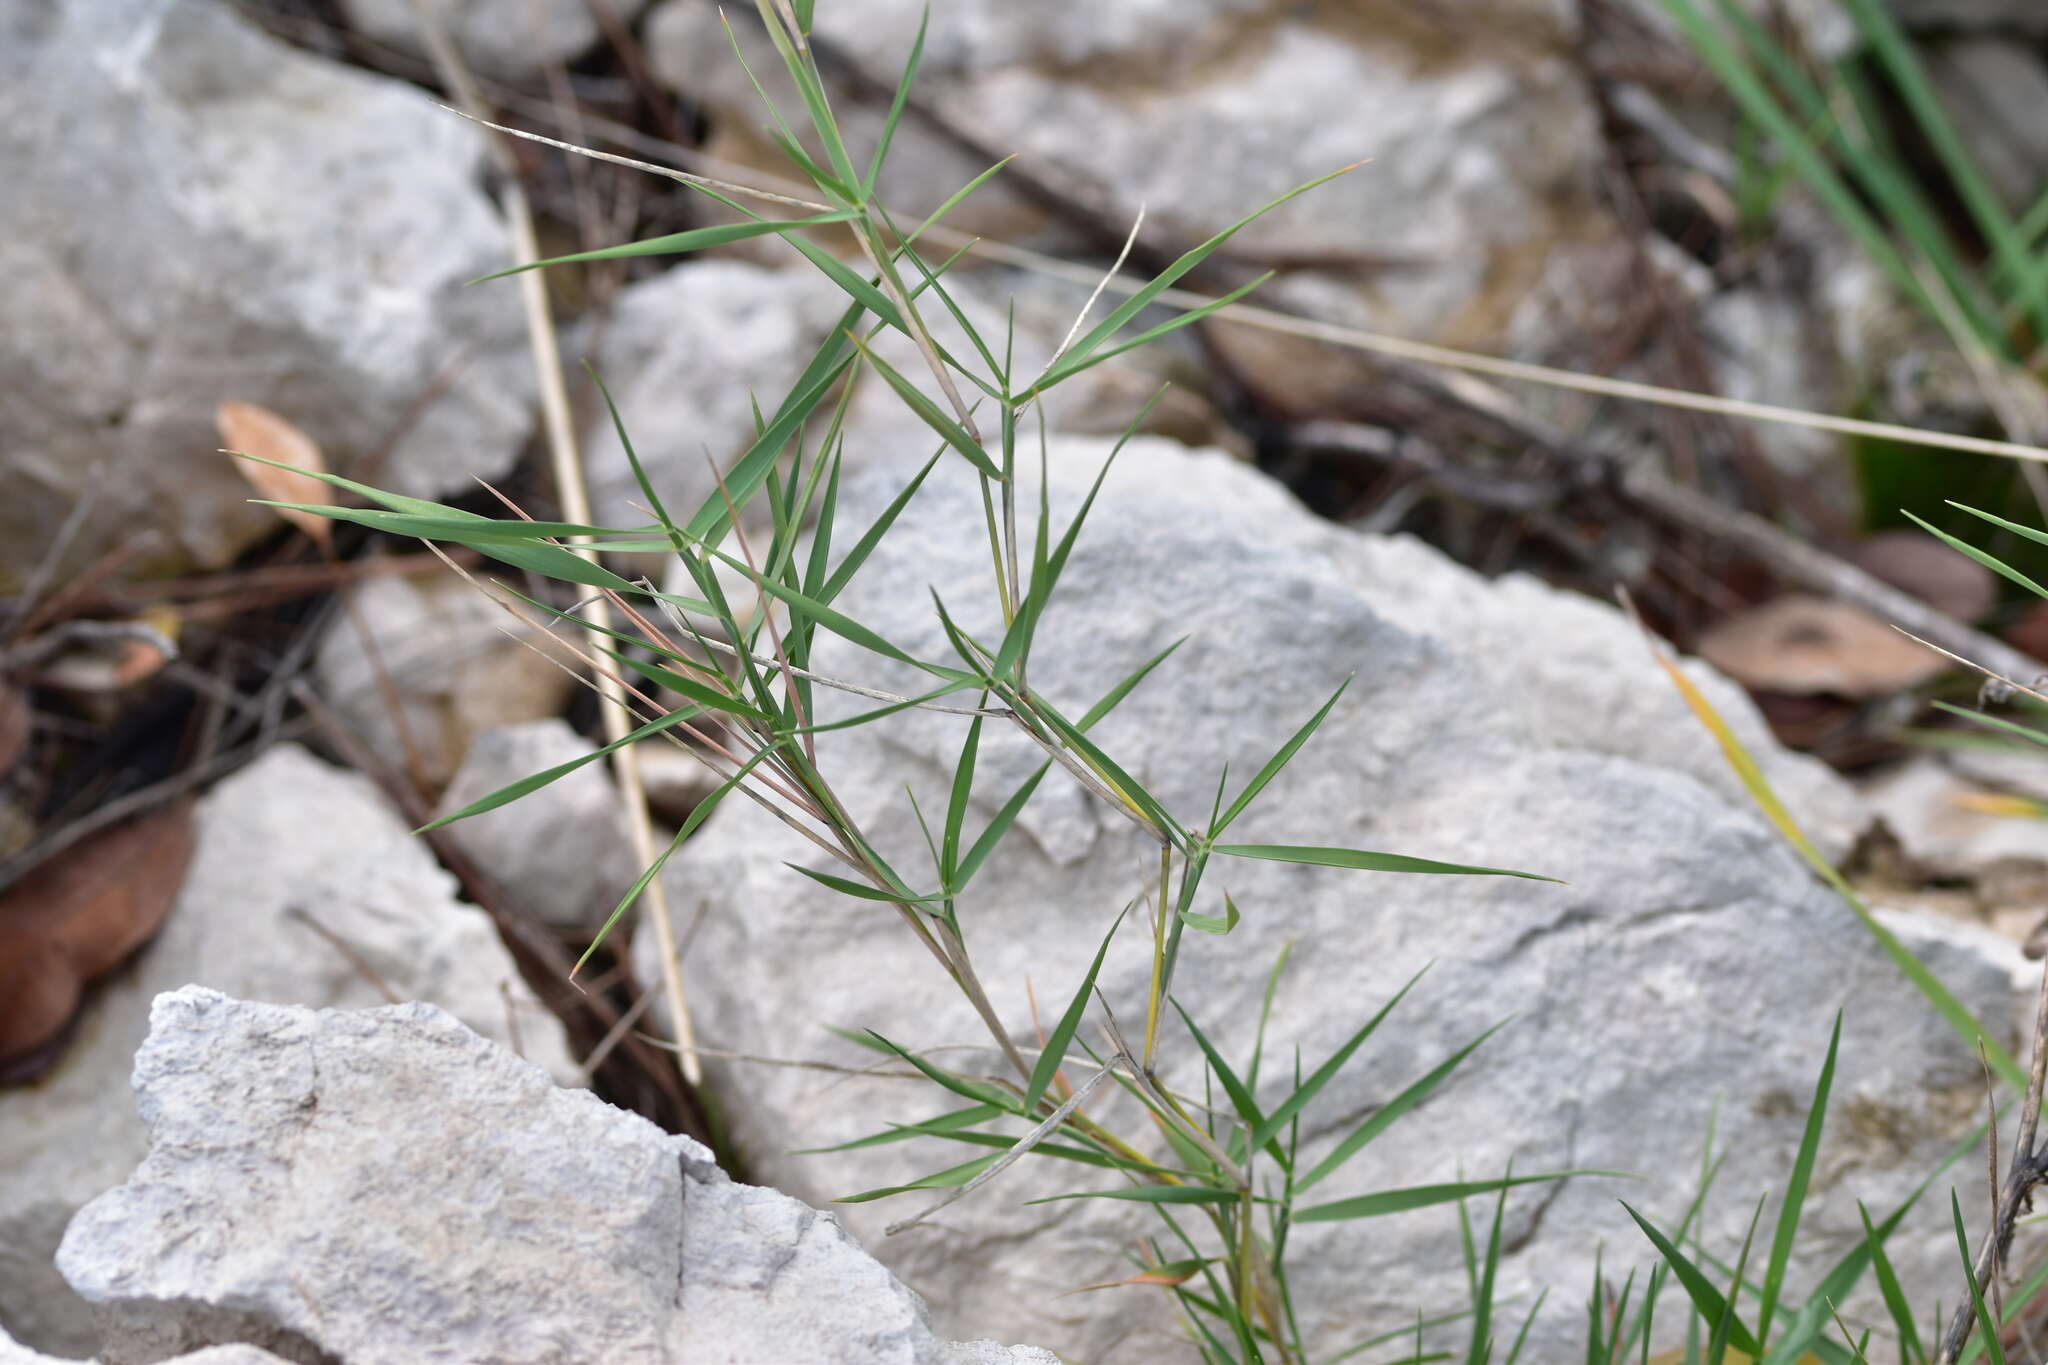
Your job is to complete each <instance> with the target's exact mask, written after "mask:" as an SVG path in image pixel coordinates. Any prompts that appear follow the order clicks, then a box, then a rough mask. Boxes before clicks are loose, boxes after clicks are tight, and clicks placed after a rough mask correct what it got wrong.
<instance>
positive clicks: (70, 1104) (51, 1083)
mask: <svg viewBox="0 0 2048 1365" xmlns="http://www.w3.org/2000/svg"><path fill="white" fill-rule="evenodd" d="M198 819H199V833H198V847H197V849H196V851H195V852H194V854H193V859H192V866H191V870H190V871H189V873H188V874H187V876H186V881H185V888H184V891H183V893H182V894H181V895H180V897H179V899H178V904H177V906H176V907H175V908H174V909H173V910H172V912H171V915H170V918H169V919H168V920H167V921H166V922H165V925H164V927H163V930H162V931H161V932H160V933H159V935H158V936H157V939H156V941H155V942H154V943H152V944H151V945H150V946H149V947H148V948H146V949H144V950H143V952H142V954H141V955H140V957H138V958H137V959H136V961H135V962H134V964H133V965H131V966H130V967H128V968H127V969H125V970H124V971H123V972H121V973H119V974H117V975H116V976H114V977H112V978H110V979H109V981H108V982H107V983H106V984H105V986H104V987H103V988H102V989H101V991H100V993H99V995H98V997H97V998H96V999H95V1001H94V1002H93V1004H92V1006H91V1007H90V1008H89V1009H88V1010H87V1011H86V1013H85V1015H84V1017H83V1018H82V1020H81V1021H80V1024H79V1030H78V1033H77V1035H76V1036H75V1037H74V1038H73V1040H72V1042H71V1045H70V1047H69V1049H68V1050H67V1051H66V1053H65V1054H64V1057H63V1059H62V1060H61V1061H60V1062H59V1063H58V1064H57V1066H56V1068H55V1069H54V1070H53V1071H52V1072H51V1073H50V1074H49V1075H48V1076H47V1077H45V1078H44V1079H43V1080H42V1081H40V1082H39V1083H38V1084H36V1085H35V1086H33V1087H28V1088H23V1089H13V1090H0V1323H5V1324H6V1325H7V1327H8V1329H9V1330H10V1331H12V1332H13V1333H14V1334H15V1335H16V1336H18V1337H20V1338H21V1339H22V1341H23V1342H24V1343H26V1344H27V1345H30V1346H33V1347H35V1348H36V1349H39V1350H45V1351H56V1352H63V1353H70V1354H75V1355H86V1354H90V1353H91V1352H92V1351H93V1350H94V1349H95V1343H94V1337H93V1334H92V1329H91V1324H90V1322H89V1320H88V1318H87V1315H86V1312H85V1307H84V1305H83V1304H82V1303H80V1302H79V1301H78V1299H77V1298H75V1297H74V1296H73V1295H71V1294H70V1293H69V1292H68V1291H67V1290H66V1289H65V1288H64V1286H63V1284H62V1282H61V1281H59V1280H58V1278H57V1275H56V1272H55V1270H54V1269H53V1268H52V1266H51V1264H50V1257H51V1255H52V1253H54V1252H55V1250H56V1247H57V1241H58V1238H59V1237H60V1236H62V1234H63V1231H64V1225H65V1223H66V1222H67V1221H69V1219H70V1218H71V1216H72V1215H73V1214H74V1213H75V1212H77V1210H78V1209H79V1207H80V1206H82V1205H83V1204H84V1203H85V1202H86V1201H87V1200H89V1199H91V1198H93V1197H94V1196H96V1195H98V1194H100V1193H101V1192H102V1191H104V1190H107V1189H109V1188H111V1187H112V1186H114V1185H115V1184H117V1183H119V1182H120V1180H121V1179H122V1178H123V1177H124V1176H125V1175H126V1174H127V1173H128V1172H129V1170H130V1169H132V1168H133V1166H134V1164H135V1162H136V1161H138V1160H140V1159H141V1156H142V1153H143V1150H144V1146H145V1136H144V1133H143V1129H142V1126H141V1125H140V1124H138V1123H137V1122H136V1120H135V1114H134V1107H133V1103H132V1101H131V1100H130V1098H129V1096H128V1094H127V1086H126V1083H125V1077H126V1076H127V1073H128V1069H129V1063H130V1059H131V1058H132V1057H133V1056H134V1053H135V1049H136V1047H137V1045H139V1044H140V1043H141V1041H142V1038H143V1035H144V1033H145V1031H146V1022H147V1019H148V1013H149V1003H150V1001H151V1000H152V999H153V998H154V997H155V996H156V994H157V993H158V992H160V991H165V990H171V989H175V988H176V987H179V986H183V985H185V984H187V983H193V982H196V983H200V984H203V985H209V986H214V987H218V988H222V989H226V990H231V991H234V992H236V993H237V994H240V995H244V996H249V997H253V998H256V999H266V1000H278V1001H290V1002H299V1003H304V1004H308V1005H344V1006H345V1005H373V1004H378V1003H382V1002H383V1001H384V1000H385V999H386V998H387V997H386V996H385V994H384V991H385V990H387V989H388V990H389V991H390V992H391V993H392V994H393V995H396V996H397V997H399V998H402V999H418V1000H428V1001H433V1002H435V1003H437V1004H439V1005H443V1006H446V1007H447V1008H448V1009H449V1010H451V1011H452V1012H454V1013H455V1014H456V1015H457V1016H459V1017H461V1018H463V1019H465V1020H467V1021H469V1023H470V1024H472V1025H473V1026H474V1027H475V1028H477V1029H478V1030H480V1031H481V1032H483V1033H485V1034H486V1035H489V1036H491V1037H494V1038H499V1039H502V1040H505V1041H508V1042H510V1041H511V1040H513V1039H517V1040H518V1042H519V1044H520V1046H521V1047H522V1048H523V1050H524V1052H525V1054H526V1055H527V1056H528V1057H530V1058H532V1059H534V1060H535V1061H536V1062H539V1063H541V1064H542V1065H544V1066H545V1067H547V1069H548V1070H549V1071H550V1072H552V1073H554V1074H555V1075H557V1076H561V1077H563V1078H564V1079H568V1078H570V1077H572V1076H573V1075H574V1066H573V1064H572V1062H571V1061H570V1059H569V1056H568V1053H567V1047H566V1043H565V1040H564V1037H563V1034H562V1031H561V1026H560V1025H559V1023H557V1021H556V1020H555V1018H554V1016H553V1015H552V1014H550V1013H549V1012H548V1011H547V1010H546V1009H545V1008H544V1007H543V1006H541V1004H540V1003H539V1002H538V1001H537V1000H535V999H534V998H533V996H532V994H531V993H530V992H529V991H528V990H527V989H526V987H525V986H524V984H523V983H522V982H521V981H520V977H519V972H518V969H517V968H516V967H515V966H514V965H513V963H512V960H511V958H510V957H509V956H507V955H506V952H505V950H504V948H503V947H502V946H501V945H500V943H499V941H498V937H497V934H496V932H495V930H494V929H493V928H492V926H491V923H490V921H489V920H488V919H487V918H486V917H485V916H484V914H483V913H482V912H481V911H479V910H477V909H475V908H474V907H471V906H467V905H463V904H460V903H458V902H457V900H456V898H455V887H454V884H453V881H452V879H451V878H450V877H449V876H448V874H447V873H446V872H443V871H442V870H441V869H440V868H439V867H437V866H436V865H435V864H434V861H433V859H432V857H431V856H430V855H429V854H428V852H427V850H426V847H425V845H424V844H422V843H421V842H420V841H419V840H418V839H416V838H415V837H413V835H412V834H411V833H410V832H409V831H408V830H407V829H406V827H405V825H404V824H403V822H401V821H400V820H399V819H398V817H397V816H396V815H395V814H393V813H392V812H391V811H390V810H389V809H388V808H387V806H386V805H385V803H384V801H383V799H382V798H381V797H380V796H379V794H378V793H377V791H376V790H375V788H373V787H372V786H371V785H370V783H369V782H368V781H367V780H366V779H364V778H361V777H357V776H354V775H352V774H348V773H343V772H341V771H340V770H338V769H335V768H332V767H329V766H328V765H327V764H325V763H322V762H321V761H319V760H318V759H316V758H314V757H312V756H311V755H310V754H308V753H306V752H305V751H304V750H303V749H299V748H295V747H284V748H279V749H275V750H273V751H271V752H270V753H269V754H267V755H265V756H264V757H263V758H261V759H259V760H258V761H257V762H256V763H254V764H252V765H251V766H250V767H248V768H247V769H245V770H243V771H242V772H240V773H238V774H236V775H235V776H233V777H231V778H229V779H227V780H226V781H224V782H222V783H221V784H220V786H218V787H217V788H215V789H214V791H213V792H212V793H210V794H209V795H208V796H207V797H206V798H205V799H204V800H203V801H202V802H201V804H200V808H199V817H198Z"/></svg>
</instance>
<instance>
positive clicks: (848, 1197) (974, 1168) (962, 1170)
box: [832, 1152, 1003, 1204]
mask: <svg viewBox="0 0 2048 1365" xmlns="http://www.w3.org/2000/svg"><path fill="white" fill-rule="evenodd" d="M1002 1159H1003V1156H1002V1153H1001V1152H996V1153H993V1154H992V1155H989V1156H978V1157H976V1158H975V1159H974V1160H972V1161H964V1162H962V1163H961V1164H959V1165H958V1166H949V1167H948V1168H946V1169H945V1170H943V1171H934V1172H933V1173H932V1174H930V1175H927V1176H920V1177H919V1178H918V1179H916V1180H913V1181H911V1182H910V1183H909V1184H907V1185H885V1186H883V1187H882V1188H881V1189H879V1190H863V1191H862V1192H861V1193H859V1194H843V1195H841V1196H839V1197H838V1198H837V1199H834V1200H833V1201H832V1202H833V1203H835V1204H866V1203H869V1202H871V1201H873V1200H876V1199H887V1198H888V1197H889V1196H891V1195H895V1194H908V1193H910V1192H911V1191H912V1190H951V1189H958V1188H959V1187H960V1186H962V1185H965V1184H966V1183H967V1182H968V1181H970V1180H972V1179H974V1177H976V1176H978V1175H980V1174H981V1173H982V1172H983V1171H985V1170H987V1169H988V1168H989V1167H991V1166H993V1165H995V1164H996V1163H997V1162H998V1161H1001V1160H1002Z"/></svg>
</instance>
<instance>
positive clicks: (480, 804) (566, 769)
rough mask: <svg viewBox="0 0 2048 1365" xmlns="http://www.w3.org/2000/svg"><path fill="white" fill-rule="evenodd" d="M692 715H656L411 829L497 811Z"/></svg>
mask: <svg viewBox="0 0 2048 1365" xmlns="http://www.w3.org/2000/svg"><path fill="white" fill-rule="evenodd" d="M695 714H698V713H696V712H694V711H671V712H669V713H668V714H667V715H664V716H657V717H655V718H654V719H653V720H650V721H648V722H647V723H646V724H645V725H642V726H640V727H639V728H638V729H635V730H634V731H632V732H631V733H630V734H625V735H621V736H620V737H619V738H617V739H615V740H613V741H612V742H611V743H609V744H603V745H599V746H598V747H597V748H595V749H592V750H591V751H590V752H589V753H587V754H579V755H578V756H577V757H575V758H572V759H570V760H569V761H568V762H567V763H557V764H556V765H555V766H554V767H552V768H544V769H542V770H541V771H540V772H537V773H529V774H527V775H526V776H525V777H522V778H520V779H519V780H518V781H517V782H508V783H506V784H505V785H504V786H502V787H500V788H498V789H497V790H496V791H494V792H492V793H490V794H489V795H488V796H480V797H478V798H477V799H476V800H474V801H472V802H470V803H469V804H468V805H466V806H464V807H463V808H462V809H461V810H458V811H451V812H450V813H449V814H447V815H443V816H439V817H437V818H435V819H433V820H430V821H428V822H427V823H426V824H424V825H421V826H420V827H419V828H418V829H417V830H414V831H413V832H414V833H415V834H426V833H428V832H429V831H432V830H437V829H440V828H441V827H442V826H444V825H452V824H454V823H455V822H456V821H457V820H467V819H468V818H469V817H470V816H472V815H482V814H483V813H484V812H485V811H487V810H496V809H497V808H498V807H500V806H505V805H510V804H511V803H512V802H514V801H517V800H518V799H519V798H520V797H522V796H526V795H528V794H529V793H532V792H537V791H539V790H540V789H541V788H542V787H545V786H547V785H548V784H549V783H550V782H553V781H555V780H556V779H557V778H562V777H567V776H568V775H569V774H570V773H573V772H575V771H576V770H577V769H578V768H581V767H583V766H584V765H585V764H587V763H595V762H597V760H598V759H600V758H604V757H605V756H607V755H609V754H611V753H614V752H616V751H617V750H619V749H622V748H624V747H625V746H626V745H628V744H637V743H639V742H640V741H641V740H643V739H646V738H647V737H648V736H650V735H658V734H660V733H661V732H662V731H663V730H667V729H670V728H672V727H674V726H676V725H680V724H682V723H683V722H684V721H686V720H688V719H689V718H690V717H691V716H692V715H695Z"/></svg>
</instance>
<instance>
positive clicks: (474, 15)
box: [341, 0, 644, 81]
mask: <svg viewBox="0 0 2048 1365" xmlns="http://www.w3.org/2000/svg"><path fill="white" fill-rule="evenodd" d="M642 3H644V0H605V5H606V7H607V8H608V9H609V10H610V11H611V13H612V16H613V17H614V18H616V19H617V20H618V22H619V24H620V25H621V30H622V31H623V30H624V26H625V25H629V24H631V23H632V22H633V21H634V19H636V18H637V17H638V16H639V13H640V6H641V4H642ZM341 7H342V10H343V12H344V13H346V14H347V15H348V18H349V22H350V23H352V24H354V25H355V27H356V28H357V30H359V31H360V32H361V33H363V34H364V35H365V36H367V37H370V38H374V39H376V40H377V41H378V42H381V43H390V44H392V45H393V46H396V47H400V48H403V49H405V50H406V51H408V52H412V53H417V54H422V55H424V54H425V52H426V42H425V40H424V39H423V38H421V36H420V32H419V24H418V21H417V20H416V18H415V17H414V15H413V11H412V5H411V3H410V2H409V0H342V6H341ZM433 8H434V10H435V11H436V13H437V15H438V17H439V18H440V20H441V22H442V24H443V25H445V26H446V29H447V33H448V37H449V39H450V40H451V41H452V42H453V43H454V44H455V47H456V50H457V51H458V52H460V53H461V55H462V59H463V60H464V61H465V62H467V63H469V64H470V65H471V66H472V67H474V68H476V69H477V70H479V71H482V72H484V73H486V74H489V75H492V76H496V77H498V78H500V79H502V80H513V81H527V80H533V79H535V78H536V77H539V76H541V75H544V74H545V73H546V71H547V68H548V67H550V66H564V65H567V64H568V63H570V62H573V61H575V60H576V59H577V58H578V57H580V56H582V55H583V54H584V53H585V52H588V51H589V50H590V49H591V48H592V47H594V46H596V44H597V41H598V39H599V37H600V36H601V30H600V29H599V27H598V22H597V19H596V18H595V16H594V15H593V13H592V8H591V6H589V5H586V4H584V3H583V0H433Z"/></svg>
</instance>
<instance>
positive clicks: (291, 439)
mask: <svg viewBox="0 0 2048 1365" xmlns="http://www.w3.org/2000/svg"><path fill="white" fill-rule="evenodd" d="M213 422H214V426H215V427H216V428H217V429H218V430H219V431H220V439H221V443H222V444H223V445H225V446H226V447H227V448H228V449H229V450H233V451H238V452H240V453H241V454H244V455H256V456H260V457H261V458H263V459H266V460H276V461H277V462H278V464H287V465H292V466H295V469H310V470H313V471H315V472H317V473H321V474H324V473H326V472H327V457H326V456H324V455H322V454H321V453H320V447H319V446H317V445H315V444H314V443H313V438H312V437H310V436H308V435H306V433H305V432H303V431H300V430H299V429H298V428H297V427H295V426H293V425H292V424H291V423H290V422H287V421H286V420H285V419H284V418H282V417H280V416H278V415H277V414H276V413H274V412H272V411H271V410H270V409H269V408H265V407H258V406H257V405H256V404H254V403H243V402H240V401H237V400H234V399H230V400H229V401H227V402H225V403H222V404H221V405H220V407H219V408H218V409H217V410H215V412H214V415H213ZM235 467H236V468H237V469H240V470H241V471H242V475H243V477H244V478H246V479H248V480H249V483H250V486H251V487H253V488H254V489H255V490H256V491H257V492H258V493H261V494H262V495H263V496H264V497H266V498H268V499H270V500H271V501H273V502H327V501H330V490H329V489H328V486H327V485H326V484H324V483H322V482H320V480H318V479H316V478H312V477H311V476H309V475H306V474H300V473H297V472H295V469H279V468H277V467H276V466H275V465H267V464H258V463H256V461H254V460H237V461H235ZM278 515H280V516H282V517H284V518H285V519H286V520H288V521H290V522H291V523H292V524H293V525H294V526H296V527H298V528H299V529H300V530H301V531H304V532H305V533H306V534H307V535H308V536H309V537H311V538H312V540H313V542H314V543H315V544H316V545H319V546H320V547H321V548H322V549H325V548H327V545H328V543H329V541H330V540H331V539H332V537H333V535H334V524H333V523H332V522H330V521H328V520H327V518H325V517H316V516H314V515H313V514H312V513H311V512H292V511H285V510H283V509H281V508H280V509H279V512H278Z"/></svg>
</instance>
